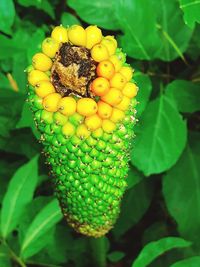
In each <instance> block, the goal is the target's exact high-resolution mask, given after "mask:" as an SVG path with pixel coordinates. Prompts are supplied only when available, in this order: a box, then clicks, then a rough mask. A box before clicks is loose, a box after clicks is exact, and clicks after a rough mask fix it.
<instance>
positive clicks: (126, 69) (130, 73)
mask: <svg viewBox="0 0 200 267" xmlns="http://www.w3.org/2000/svg"><path fill="white" fill-rule="evenodd" d="M119 72H120V73H121V74H122V75H123V76H124V77H125V78H126V80H127V81H128V82H129V81H130V80H131V79H132V77H133V69H132V68H131V67H128V66H123V67H122V68H121V69H120V71H119Z"/></svg>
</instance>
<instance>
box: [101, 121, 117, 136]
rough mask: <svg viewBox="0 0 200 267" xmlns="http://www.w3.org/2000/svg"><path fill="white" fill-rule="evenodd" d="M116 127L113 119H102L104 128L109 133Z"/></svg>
mask: <svg viewBox="0 0 200 267" xmlns="http://www.w3.org/2000/svg"><path fill="white" fill-rule="evenodd" d="M115 127H116V125H115V123H113V122H112V121H111V120H103V121H102V128H103V130H104V131H105V132H107V133H112V132H113V131H114V130H115Z"/></svg>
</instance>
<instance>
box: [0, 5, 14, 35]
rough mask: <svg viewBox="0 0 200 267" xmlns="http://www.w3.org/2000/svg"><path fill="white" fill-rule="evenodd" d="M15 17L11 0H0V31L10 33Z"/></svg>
mask: <svg viewBox="0 0 200 267" xmlns="http://www.w3.org/2000/svg"><path fill="white" fill-rule="evenodd" d="M14 18H15V6H14V3H13V0H1V1H0V31H2V32H4V33H7V34H11V33H12V30H11V26H12V25H13V22H14Z"/></svg>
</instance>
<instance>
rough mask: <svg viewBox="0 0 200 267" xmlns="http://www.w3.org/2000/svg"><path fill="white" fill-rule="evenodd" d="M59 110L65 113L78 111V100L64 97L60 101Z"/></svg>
mask: <svg viewBox="0 0 200 267" xmlns="http://www.w3.org/2000/svg"><path fill="white" fill-rule="evenodd" d="M58 110H59V111H60V113H62V114H63V115H67V116H70V115H73V114H74V113H75V111H76V100H75V99H74V98H73V97H70V96H66V97H63V98H62V99H61V100H60V101H59V103H58Z"/></svg>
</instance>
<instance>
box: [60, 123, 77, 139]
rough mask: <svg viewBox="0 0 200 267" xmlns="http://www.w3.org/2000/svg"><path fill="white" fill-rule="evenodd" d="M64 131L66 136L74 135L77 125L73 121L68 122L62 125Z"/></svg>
mask: <svg viewBox="0 0 200 267" xmlns="http://www.w3.org/2000/svg"><path fill="white" fill-rule="evenodd" d="M62 133H63V134H64V135H65V136H66V137H70V136H72V135H74V133H75V127H74V125H73V124H72V123H71V122H67V123H66V124H65V125H64V126H63V127H62Z"/></svg>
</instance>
